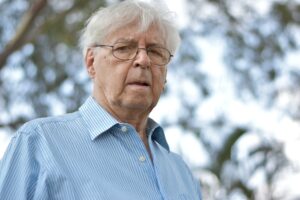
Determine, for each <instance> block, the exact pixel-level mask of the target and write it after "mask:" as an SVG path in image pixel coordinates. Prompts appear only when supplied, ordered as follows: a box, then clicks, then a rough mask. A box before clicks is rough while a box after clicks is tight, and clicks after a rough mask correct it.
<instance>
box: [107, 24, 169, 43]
mask: <svg viewBox="0 0 300 200" xmlns="http://www.w3.org/2000/svg"><path fill="white" fill-rule="evenodd" d="M104 41H105V42H110V43H115V42H118V41H134V42H140V41H143V42H144V43H145V44H158V45H165V41H164V37H163V34H162V31H161V30H160V29H159V28H158V27H157V26H156V25H151V26H150V27H149V28H148V29H147V30H146V31H143V32H140V31H139V28H138V26H137V25H135V24H131V25H127V26H124V27H121V28H118V29H117V30H115V31H113V32H112V33H110V34H109V35H108V36H107V37H106V39H105V40H104Z"/></svg>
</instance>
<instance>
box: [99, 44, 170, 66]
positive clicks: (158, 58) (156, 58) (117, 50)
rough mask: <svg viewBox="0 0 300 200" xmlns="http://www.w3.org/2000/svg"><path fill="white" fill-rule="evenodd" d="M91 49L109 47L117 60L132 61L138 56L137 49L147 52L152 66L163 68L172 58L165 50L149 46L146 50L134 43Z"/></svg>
mask: <svg viewBox="0 0 300 200" xmlns="http://www.w3.org/2000/svg"><path fill="white" fill-rule="evenodd" d="M93 47H110V48H112V55H113V56H114V57H115V58H117V59H119V60H124V61H126V60H133V59H134V58H135V57H136V55H137V54H138V51H139V49H143V50H145V51H146V52H147V55H148V57H149V59H150V61H151V63H152V64H154V65H159V66H163V65H166V64H168V63H169V62H170V60H171V57H172V56H173V55H172V54H171V53H170V51H169V50H168V49H166V48H163V47H159V46H150V47H147V48H139V47H138V46H137V44H136V43H128V42H118V43H116V44H114V45H104V44H96V45H94V46H93Z"/></svg>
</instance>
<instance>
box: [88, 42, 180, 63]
mask: <svg viewBox="0 0 300 200" xmlns="http://www.w3.org/2000/svg"><path fill="white" fill-rule="evenodd" d="M115 46H116V44H114V45H107V44H95V45H93V46H92V47H110V48H111V50H112V55H113V56H114V57H115V58H117V59H119V60H122V61H127V60H134V59H135V58H136V56H137V54H138V52H139V49H143V50H145V51H146V53H147V55H148V49H149V48H151V47H158V48H161V49H164V50H166V51H167V52H168V53H169V54H170V55H169V59H168V62H167V63H165V64H156V63H153V64H155V65H158V66H164V65H167V64H168V63H169V62H170V61H171V58H172V57H173V56H174V55H173V54H171V52H170V51H169V50H168V49H167V48H164V47H161V46H151V47H147V48H139V47H137V48H136V52H135V55H134V56H133V58H128V59H122V58H118V57H117V56H115V54H114V47H115ZM150 61H151V62H152V60H151V59H150Z"/></svg>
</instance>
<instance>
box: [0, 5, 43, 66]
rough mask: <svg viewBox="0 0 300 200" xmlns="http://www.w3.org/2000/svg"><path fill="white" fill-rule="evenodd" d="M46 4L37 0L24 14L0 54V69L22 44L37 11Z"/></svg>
mask: <svg viewBox="0 0 300 200" xmlns="http://www.w3.org/2000/svg"><path fill="white" fill-rule="evenodd" d="M46 4H47V0H37V1H36V2H35V3H34V4H33V5H32V6H31V8H30V9H29V10H28V11H27V12H26V13H25V14H24V16H23V17H22V20H21V22H20V23H19V26H18V28H17V31H16V33H15V35H14V37H13V38H12V39H11V40H10V41H9V42H8V43H7V45H6V47H5V48H4V51H3V52H2V53H1V54H0V70H1V69H2V68H3V67H4V65H5V63H6V60H7V58H8V57H9V55H10V54H12V53H13V52H14V51H16V50H17V49H19V48H20V47H22V46H23V45H24V43H25V38H26V36H27V34H28V31H29V30H30V28H31V27H32V25H33V22H34V20H35V19H36V17H37V16H38V14H39V12H40V11H41V10H42V9H43V8H44V7H45V6H46Z"/></svg>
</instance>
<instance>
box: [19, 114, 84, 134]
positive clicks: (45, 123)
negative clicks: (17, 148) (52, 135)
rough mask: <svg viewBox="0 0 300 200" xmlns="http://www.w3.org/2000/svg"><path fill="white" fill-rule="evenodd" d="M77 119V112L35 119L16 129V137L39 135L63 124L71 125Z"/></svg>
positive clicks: (78, 115) (78, 116)
mask: <svg viewBox="0 0 300 200" xmlns="http://www.w3.org/2000/svg"><path fill="white" fill-rule="evenodd" d="M79 118H80V114H79V112H74V113H69V114H65V115H60V116H54V117H44V118H37V119H34V120H31V121H29V122H26V123H25V124H24V125H22V126H21V127H20V128H19V129H18V131H17V134H16V136H17V135H20V134H21V135H32V136H33V135H35V134H38V135H39V134H40V133H41V132H43V131H46V130H47V129H52V130H55V129H57V128H59V126H62V125H63V124H72V122H74V121H76V120H78V119H79Z"/></svg>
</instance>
